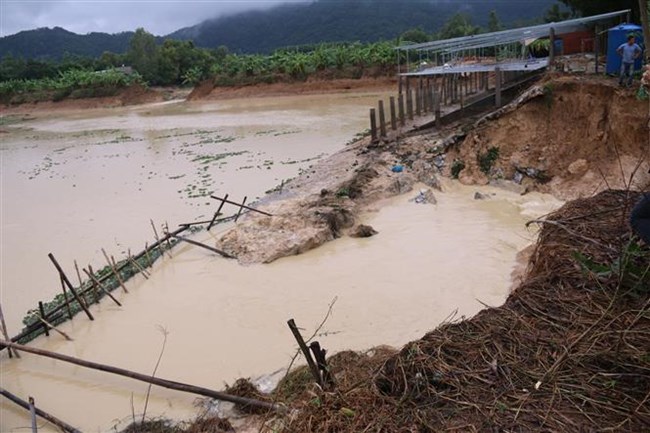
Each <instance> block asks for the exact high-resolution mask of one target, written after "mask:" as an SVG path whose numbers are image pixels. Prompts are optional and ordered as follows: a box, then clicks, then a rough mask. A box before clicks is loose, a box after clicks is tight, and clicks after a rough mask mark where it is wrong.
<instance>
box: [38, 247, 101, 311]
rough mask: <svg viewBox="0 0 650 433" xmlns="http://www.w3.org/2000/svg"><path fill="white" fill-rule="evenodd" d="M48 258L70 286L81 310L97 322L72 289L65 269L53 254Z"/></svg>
mask: <svg viewBox="0 0 650 433" xmlns="http://www.w3.org/2000/svg"><path fill="white" fill-rule="evenodd" d="M47 256H48V257H49V258H50V260H51V261H52V263H53V264H54V267H55V268H56V270H57V271H59V275H61V277H62V278H63V281H64V282H65V284H66V285H67V286H68V289H70V292H72V296H74V298H75V300H76V301H77V303H78V304H79V306H81V308H82V309H83V310H84V312H85V313H86V316H88V318H89V319H90V320H95V318H94V317H93V315H92V314H91V313H90V311H89V310H88V307H86V306H85V305H84V303H83V302H82V301H81V298H79V295H78V294H77V292H76V290H75V289H74V287H72V284H71V283H70V280H68V277H67V276H66V275H65V272H63V269H62V268H61V266H60V265H59V262H57V261H56V259H55V258H54V255H53V254H52V253H49V254H48V255H47Z"/></svg>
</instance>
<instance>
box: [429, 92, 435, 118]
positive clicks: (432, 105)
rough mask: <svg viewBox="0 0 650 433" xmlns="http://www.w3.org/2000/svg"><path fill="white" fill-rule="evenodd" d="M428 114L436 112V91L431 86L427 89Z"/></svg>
mask: <svg viewBox="0 0 650 433" xmlns="http://www.w3.org/2000/svg"><path fill="white" fill-rule="evenodd" d="M429 104H430V105H429V112H430V113H432V114H434V113H435V110H436V91H435V90H434V88H433V86H431V87H429Z"/></svg>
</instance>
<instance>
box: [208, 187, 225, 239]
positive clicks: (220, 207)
mask: <svg viewBox="0 0 650 433" xmlns="http://www.w3.org/2000/svg"><path fill="white" fill-rule="evenodd" d="M227 199H228V194H226V195H225V196H224V198H223V200H222V201H221V204H220V205H219V208H218V209H217V211H216V212H215V213H214V216H213V217H212V221H210V224H208V230H210V229H211V228H212V226H213V225H214V222H215V221H216V219H217V217H218V216H219V213H220V212H221V209H222V208H223V205H224V204H225V203H226V200H227Z"/></svg>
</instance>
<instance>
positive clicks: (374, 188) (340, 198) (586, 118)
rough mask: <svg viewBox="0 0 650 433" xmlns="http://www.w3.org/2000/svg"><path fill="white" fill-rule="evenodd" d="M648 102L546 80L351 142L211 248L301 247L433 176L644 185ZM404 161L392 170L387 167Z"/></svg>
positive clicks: (648, 161)
mask: <svg viewBox="0 0 650 433" xmlns="http://www.w3.org/2000/svg"><path fill="white" fill-rule="evenodd" d="M647 119H648V105H647V103H643V102H640V101H637V100H636V99H635V97H634V95H633V93H632V92H630V91H627V90H620V89H618V88H616V87H615V86H614V85H613V84H612V83H611V82H609V81H606V80H602V79H593V78H583V77H570V76H566V77H555V78H547V79H545V80H544V81H542V82H541V83H539V84H536V85H535V86H533V87H532V88H531V89H529V90H528V91H527V92H526V93H525V94H524V96H523V97H521V98H518V99H517V100H515V101H513V102H512V103H511V104H510V105H509V106H506V107H504V108H503V109H501V110H497V111H496V112H494V113H490V114H488V115H485V116H483V117H477V118H472V119H464V120H461V121H458V122H455V123H453V124H451V125H448V126H447V127H445V128H443V129H440V130H433V131H425V132H423V133H421V134H418V135H415V136H405V137H402V138H397V139H395V140H391V141H386V142H382V143H380V144H371V143H370V139H369V138H365V139H362V140H359V141H357V142H356V143H353V144H351V145H349V146H347V147H346V148H345V149H344V150H342V151H340V152H339V153H337V154H335V155H332V156H331V157H330V158H327V159H326V160H323V161H321V162H319V163H318V164H317V165H315V166H314V167H313V168H311V169H310V170H308V171H307V172H305V173H303V174H302V175H301V176H299V177H298V178H296V179H294V180H292V181H291V182H289V183H288V184H286V185H283V186H282V188H281V190H280V191H278V192H276V193H274V194H272V195H270V196H268V197H267V198H266V199H265V200H263V201H262V203H261V205H262V206H264V207H265V208H266V210H267V211H269V212H271V213H273V214H274V218H272V219H269V218H266V217H260V216H255V215H251V216H249V217H247V218H246V220H245V221H243V222H242V223H240V224H238V225H237V226H236V227H235V228H234V229H233V230H231V231H229V232H227V233H226V234H225V235H224V236H222V237H221V238H220V239H219V240H218V241H217V244H218V247H219V248H221V249H223V250H225V251H227V252H229V253H231V254H232V255H233V256H235V257H237V258H238V259H239V260H240V262H242V263H246V264H248V263H260V262H265V263H267V262H271V261H273V260H276V259H278V258H281V257H285V256H288V255H293V254H299V253H301V252H304V251H307V250H309V249H312V248H315V247H317V246H319V245H321V244H323V243H324V242H327V241H329V240H332V239H334V238H336V237H338V236H341V235H343V234H346V233H348V232H349V231H350V230H354V228H353V227H354V226H355V224H356V222H357V217H358V215H359V214H360V212H362V211H363V210H364V209H366V208H367V206H368V205H369V204H372V203H374V202H376V201H377V200H378V199H381V198H385V197H389V196H392V195H397V194H401V193H404V192H408V191H410V190H411V189H412V188H413V185H414V184H415V183H416V182H421V183H424V184H426V185H428V186H430V187H431V188H434V189H439V188H440V185H439V182H438V180H437V179H438V177H439V176H443V175H447V176H452V177H458V178H459V179H460V181H461V182H463V183H467V184H472V183H477V184H487V183H492V184H496V185H504V186H507V187H508V188H515V189H516V190H518V191H520V192H521V193H522V194H524V193H526V192H529V191H532V190H539V191H541V192H550V193H552V194H554V195H556V196H557V197H559V198H562V199H573V198H577V197H581V196H589V195H592V194H594V193H596V192H598V191H602V190H604V189H606V188H609V187H611V188H617V187H618V188H620V187H626V186H627V185H630V187H632V189H642V188H645V187H646V186H647V185H650V173H648V171H649V168H650V140H649V139H648V126H647ZM395 164H398V165H401V166H402V167H403V168H404V170H403V171H402V172H399V173H394V172H392V171H391V168H392V166H393V165H395Z"/></svg>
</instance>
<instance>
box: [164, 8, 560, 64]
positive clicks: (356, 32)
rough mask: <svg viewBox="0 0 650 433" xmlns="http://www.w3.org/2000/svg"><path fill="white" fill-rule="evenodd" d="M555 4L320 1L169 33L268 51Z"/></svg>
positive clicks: (522, 13) (534, 14)
mask: <svg viewBox="0 0 650 433" xmlns="http://www.w3.org/2000/svg"><path fill="white" fill-rule="evenodd" d="M554 3H556V1H555V0H520V1H517V0H514V1H497V2H493V1H485V0H474V1H450V0H431V1H422V0H415V1H408V0H360V1H345V2H343V1H340V0H318V1H315V2H313V3H310V4H287V5H283V6H278V7H276V8H274V9H271V10H268V11H264V12H257V11H251V12H244V13H240V14H237V15H234V16H230V17H221V18H217V19H213V20H207V21H204V22H203V23H200V24H198V25H196V26H193V27H187V28H184V29H181V30H178V31H176V32H174V33H171V34H170V35H168V37H171V38H175V39H192V40H194V43H195V44H196V45H198V46H202V47H217V46H219V45H225V46H227V47H228V48H229V49H230V50H231V51H235V52H245V53H252V52H269V51H272V50H274V49H275V48H278V47H285V46H294V45H303V44H314V43H318V42H340V41H361V42H373V41H377V40H380V39H392V38H395V37H397V36H398V35H399V34H401V33H403V32H404V31H406V30H408V29H411V28H414V27H421V28H422V29H424V30H425V31H427V32H429V33H433V32H435V31H437V30H438V29H439V28H440V27H441V26H442V24H443V23H444V22H445V21H446V20H447V19H448V18H449V17H450V16H451V15H453V14H455V13H457V12H463V13H467V14H468V15H470V16H471V17H472V19H473V20H474V22H475V23H476V24H480V25H485V24H486V23H487V19H488V14H489V12H490V10H492V9H495V10H496V11H497V14H498V16H499V18H500V20H501V22H502V23H504V24H506V25H512V24H514V23H515V22H517V21H530V20H533V19H536V18H539V17H541V16H542V15H543V14H544V12H545V11H546V10H547V9H548V8H549V7H550V6H551V5H552V4H554Z"/></svg>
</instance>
